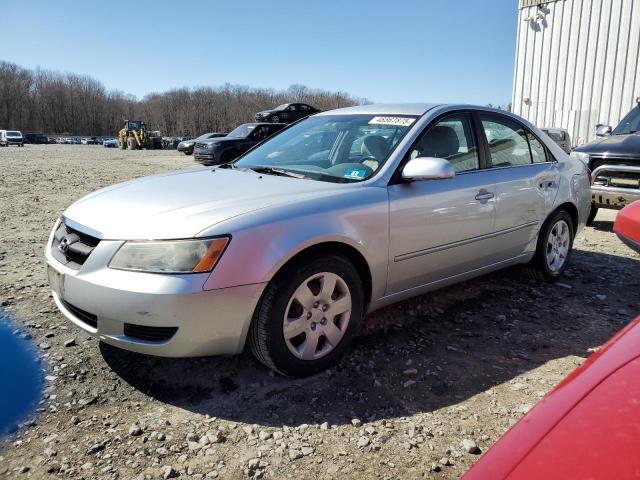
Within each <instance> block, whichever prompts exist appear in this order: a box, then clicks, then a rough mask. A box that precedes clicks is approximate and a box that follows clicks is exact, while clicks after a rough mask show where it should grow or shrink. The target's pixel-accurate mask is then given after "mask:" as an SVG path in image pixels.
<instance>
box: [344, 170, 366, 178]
mask: <svg viewBox="0 0 640 480" xmlns="http://www.w3.org/2000/svg"><path fill="white" fill-rule="evenodd" d="M366 174H367V171H366V170H360V169H357V168H347V169H346V170H345V172H344V177H345V178H353V179H355V180H363V179H364V177H365V175H366Z"/></svg>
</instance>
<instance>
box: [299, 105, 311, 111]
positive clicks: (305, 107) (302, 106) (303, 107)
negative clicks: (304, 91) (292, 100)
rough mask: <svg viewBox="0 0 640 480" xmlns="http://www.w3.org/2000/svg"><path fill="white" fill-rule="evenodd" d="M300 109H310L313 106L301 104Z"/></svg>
mask: <svg viewBox="0 0 640 480" xmlns="http://www.w3.org/2000/svg"><path fill="white" fill-rule="evenodd" d="M300 110H304V111H309V110H311V107H310V106H309V105H304V104H300Z"/></svg>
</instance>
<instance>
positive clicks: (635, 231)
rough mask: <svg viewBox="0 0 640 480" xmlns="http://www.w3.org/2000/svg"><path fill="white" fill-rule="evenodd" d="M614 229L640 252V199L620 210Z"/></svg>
mask: <svg viewBox="0 0 640 480" xmlns="http://www.w3.org/2000/svg"><path fill="white" fill-rule="evenodd" d="M613 231H614V232H615V233H616V235H618V238H620V240H622V241H623V242H624V243H625V244H627V245H628V246H629V247H630V248H632V249H634V250H635V251H636V252H639V253H640V201H637V202H633V203H632V204H630V205H627V206H626V207H624V208H623V209H622V210H620V211H619V212H618V215H617V216H616V221H615V223H614V224H613Z"/></svg>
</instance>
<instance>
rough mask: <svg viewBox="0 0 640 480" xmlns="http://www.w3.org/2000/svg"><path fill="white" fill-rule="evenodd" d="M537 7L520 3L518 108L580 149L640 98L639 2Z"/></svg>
mask: <svg viewBox="0 0 640 480" xmlns="http://www.w3.org/2000/svg"><path fill="white" fill-rule="evenodd" d="M530 3H541V2H527V1H524V0H523V1H521V2H520V6H521V9H520V11H519V17H518V37H517V38H518V39H517V46H516V66H515V73H514V81H513V111H514V112H515V113H517V114H518V115H521V116H523V117H525V118H526V119H528V120H530V121H531V122H533V123H535V124H536V125H538V126H539V127H561V128H566V129H568V130H569V132H570V133H571V137H572V139H573V142H574V144H575V145H581V144H583V143H586V142H588V141H590V140H591V139H593V138H594V130H595V126H596V124H598V123H604V124H607V125H613V126H615V125H617V124H618V122H619V121H620V120H621V119H622V117H623V116H624V115H625V114H626V113H627V112H628V111H629V110H630V109H631V108H632V107H633V106H634V105H635V99H636V98H637V97H639V96H640V71H639V70H640V0H558V1H553V2H542V3H541V4H539V5H531V6H527V5H529V4H530Z"/></svg>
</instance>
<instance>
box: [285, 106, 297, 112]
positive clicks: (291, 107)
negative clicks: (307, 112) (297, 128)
mask: <svg viewBox="0 0 640 480" xmlns="http://www.w3.org/2000/svg"><path fill="white" fill-rule="evenodd" d="M287 110H293V111H295V110H298V106H297V105H289V106H288V107H287Z"/></svg>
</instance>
